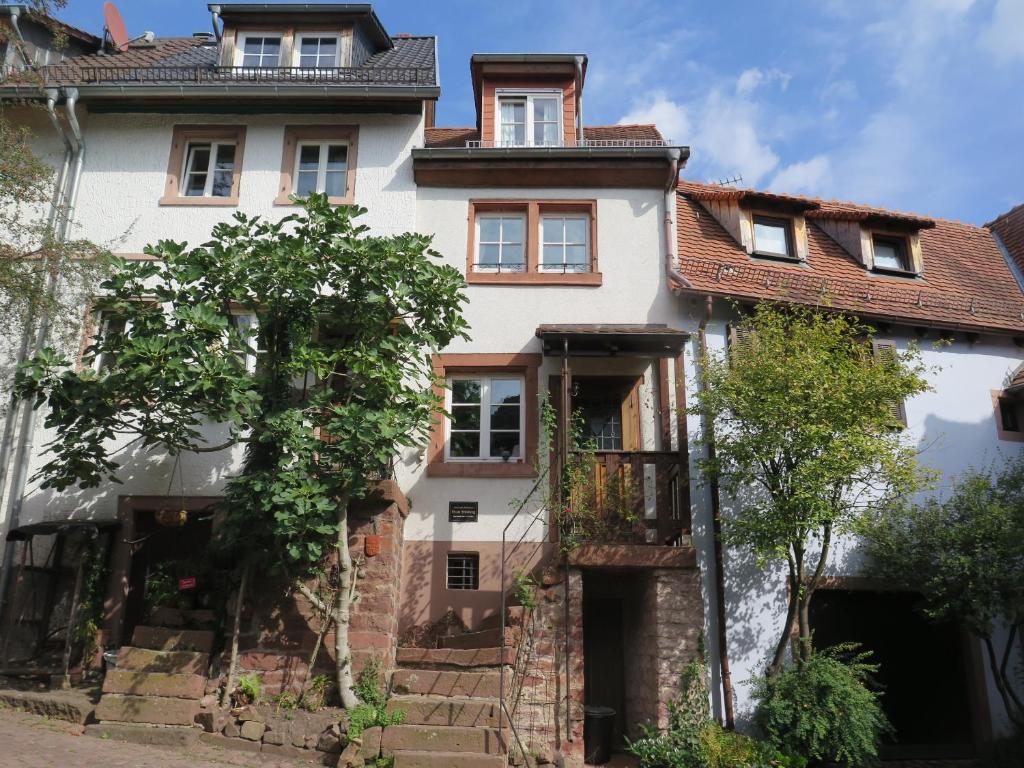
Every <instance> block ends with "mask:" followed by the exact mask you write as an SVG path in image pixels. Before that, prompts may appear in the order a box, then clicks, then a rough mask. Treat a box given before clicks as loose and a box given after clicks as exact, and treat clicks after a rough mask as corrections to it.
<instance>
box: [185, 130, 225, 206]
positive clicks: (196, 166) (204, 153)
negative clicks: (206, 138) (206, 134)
mask: <svg viewBox="0 0 1024 768" xmlns="http://www.w3.org/2000/svg"><path fill="white" fill-rule="evenodd" d="M234 174H235V145H234V144H225V143H220V142H211V143H202V144H200V143H190V144H189V145H188V152H187V153H186V155H185V183H184V184H183V185H182V190H181V193H182V194H183V195H185V196H186V197H230V196H231V188H232V186H233V182H234Z"/></svg>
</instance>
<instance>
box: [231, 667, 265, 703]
mask: <svg viewBox="0 0 1024 768" xmlns="http://www.w3.org/2000/svg"><path fill="white" fill-rule="evenodd" d="M262 690H263V678H261V677H260V676H259V675H257V674H256V673H253V674H251V675H242V676H241V677H239V678H238V683H236V684H235V690H234V699H235V703H236V704H255V703H256V702H258V701H259V700H260V692H261V691H262Z"/></svg>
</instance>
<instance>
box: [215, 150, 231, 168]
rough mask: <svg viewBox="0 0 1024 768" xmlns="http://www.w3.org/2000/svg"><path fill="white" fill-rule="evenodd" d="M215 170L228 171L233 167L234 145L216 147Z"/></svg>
mask: <svg viewBox="0 0 1024 768" xmlns="http://www.w3.org/2000/svg"><path fill="white" fill-rule="evenodd" d="M216 167H217V170H218V171H230V170H232V169H233V168H234V167H235V145H234V144H221V145H219V146H218V147H217V166H216Z"/></svg>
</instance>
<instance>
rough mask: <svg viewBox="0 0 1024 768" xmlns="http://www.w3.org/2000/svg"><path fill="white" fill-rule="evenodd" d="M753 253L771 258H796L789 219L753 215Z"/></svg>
mask: <svg viewBox="0 0 1024 768" xmlns="http://www.w3.org/2000/svg"><path fill="white" fill-rule="evenodd" d="M754 253H755V254H757V255H758V256H769V257H772V258H781V259H793V258H796V254H795V251H794V249H793V228H792V225H791V222H790V220H789V219H782V218H777V217H775V216H760V215H756V214H755V215H754Z"/></svg>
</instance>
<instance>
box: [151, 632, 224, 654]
mask: <svg viewBox="0 0 1024 768" xmlns="http://www.w3.org/2000/svg"><path fill="white" fill-rule="evenodd" d="M213 640H214V633H213V631H212V630H209V629H171V628H168V627H136V628H135V632H134V633H132V645H134V646H135V647H136V648H150V649H152V650H154V651H199V652H200V653H210V651H212V650H213Z"/></svg>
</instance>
